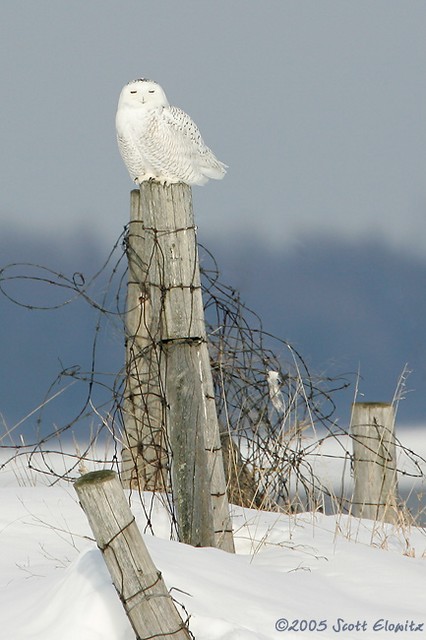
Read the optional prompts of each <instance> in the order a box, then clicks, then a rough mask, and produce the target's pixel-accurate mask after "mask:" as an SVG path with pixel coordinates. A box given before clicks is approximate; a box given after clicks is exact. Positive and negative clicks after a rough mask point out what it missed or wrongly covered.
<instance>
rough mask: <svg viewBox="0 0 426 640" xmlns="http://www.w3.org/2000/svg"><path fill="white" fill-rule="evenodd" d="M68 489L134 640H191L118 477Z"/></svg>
mask: <svg viewBox="0 0 426 640" xmlns="http://www.w3.org/2000/svg"><path fill="white" fill-rule="evenodd" d="M74 487H75V490H76V492H77V495H78V497H79V500H80V504H81V506H82V508H83V510H84V512H85V513H86V515H87V518H88V520H89V524H90V527H91V529H92V531H93V534H94V536H95V539H96V542H97V545H98V547H99V549H100V550H101V551H102V554H103V558H104V560H105V563H106V565H107V567H108V570H109V572H110V575H111V578H112V582H113V584H114V587H115V588H116V590H117V593H118V595H119V598H120V600H121V602H122V603H123V606H124V609H125V611H126V614H127V617H128V618H129V620H130V623H131V625H132V627H133V629H134V631H135V634H136V637H137V638H140V640H144V639H146V638H159V639H161V638H163V639H164V640H188V639H189V638H190V637H192V636H191V635H190V633H189V631H188V629H187V627H186V626H185V624H184V622H183V621H182V619H181V617H180V615H179V613H178V611H177V609H176V606H175V604H174V602H173V600H172V598H171V597H170V594H169V592H168V590H167V587H166V585H165V584H164V582H163V578H162V577H161V573H160V572H159V571H158V569H157V568H156V567H155V565H154V563H153V561H152V559H151V556H150V555H149V552H148V549H147V548H146V545H145V543H144V541H143V538H142V536H141V533H140V531H139V529H138V527H137V524H136V522H135V518H134V516H133V514H132V512H131V511H130V508H129V505H128V503H127V500H126V497H125V495H124V492H123V489H122V486H121V484H120V481H119V479H118V476H117V475H116V474H115V473H114V471H93V472H91V473H87V474H86V475H84V476H82V477H81V478H79V479H78V480H77V481H76V482H75V484H74Z"/></svg>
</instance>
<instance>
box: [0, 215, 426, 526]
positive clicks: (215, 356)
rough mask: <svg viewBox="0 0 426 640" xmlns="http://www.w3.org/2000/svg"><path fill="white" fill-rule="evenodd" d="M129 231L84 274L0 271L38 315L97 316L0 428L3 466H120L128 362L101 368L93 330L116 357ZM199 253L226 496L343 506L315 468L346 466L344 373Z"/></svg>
mask: <svg viewBox="0 0 426 640" xmlns="http://www.w3.org/2000/svg"><path fill="white" fill-rule="evenodd" d="M127 236H128V227H126V228H125V229H124V231H123V233H122V234H121V235H120V237H119V238H118V240H117V242H116V243H115V244H114V246H113V248H112V250H111V252H110V253H109V255H108V256H107V259H106V260H105V261H104V263H103V264H102V265H101V267H100V268H99V269H98V270H97V271H96V272H95V273H94V274H93V275H92V276H91V277H89V278H87V277H86V276H85V275H84V274H83V273H81V272H79V271H76V272H75V273H73V274H71V275H70V276H66V275H64V274H63V273H60V272H57V271H55V270H53V269H49V268H47V267H45V266H41V265H37V264H30V263H14V264H10V265H6V266H5V267H3V268H2V269H0V292H1V294H2V295H3V296H5V298H6V299H7V300H9V301H10V302H11V303H13V304H16V305H18V306H20V307H23V308H26V309H29V310H31V311H33V312H36V311H39V312H46V311H49V310H50V311H51V310H55V309H60V308H62V307H65V306H67V305H71V304H74V303H76V301H83V302H84V303H85V304H86V305H88V306H89V307H91V308H92V309H93V310H94V311H95V312H96V314H97V316H96V321H95V323H94V330H93V339H92V343H91V352H90V362H89V366H88V367H87V368H86V369H83V368H82V367H81V366H78V365H73V366H72V367H66V366H64V367H63V368H62V369H61V371H60V372H59V373H58V375H57V377H56V379H55V380H54V381H53V382H52V384H51V385H50V387H49V389H48V390H47V393H46V395H45V397H44V398H43V399H42V401H41V402H40V404H39V406H38V407H36V408H35V409H34V410H33V411H31V413H30V414H29V415H28V416H27V417H26V419H23V420H21V421H19V422H18V423H17V424H16V425H13V426H11V427H9V426H6V425H5V428H4V434H3V436H2V437H1V438H0V448H1V449H3V451H4V452H5V453H6V456H5V458H4V459H3V460H2V461H1V464H0V469H5V468H7V467H10V466H11V465H13V464H16V463H17V461H18V460H20V459H22V460H25V463H26V465H27V467H28V469H29V470H30V471H32V472H36V473H37V474H42V475H43V476H45V477H46V478H47V479H48V481H49V482H50V483H55V482H57V481H59V480H60V479H65V480H71V481H72V480H75V479H76V477H78V476H79V475H80V474H81V473H82V472H84V471H87V470H91V469H92V468H93V467H95V466H96V465H99V464H102V465H103V466H104V467H108V468H115V469H116V470H117V471H118V472H120V462H121V448H122V446H123V433H124V429H125V425H124V419H123V393H124V388H125V380H126V367H125V365H124V364H123V366H122V367H120V368H119V370H118V371H111V372H102V371H100V370H99V367H98V357H99V349H100V346H99V340H100V335H101V333H102V330H103V328H104V326H105V325H108V330H109V331H111V330H113V331H115V333H116V335H118V336H121V337H122V339H123V360H124V336H126V283H127V263H126V251H127V249H128V245H127ZM199 253H200V262H201V283H202V291H203V300H204V309H205V315H206V328H207V334H208V345H209V353H210V360H211V367H212V374H213V381H214V387H215V398H216V407H217V413H218V420H219V424H220V427H221V439H222V446H223V449H224V457H225V465H226V468H227V475H228V483H229V485H230V494H231V501H233V502H237V503H240V504H243V505H245V506H256V507H259V506H262V507H264V508H268V509H271V508H279V509H282V508H285V509H289V510H300V509H304V510H305V509H318V508H321V509H326V500H327V498H328V499H332V498H333V499H335V500H336V501H337V502H339V504H340V507H344V506H345V505H346V506H347V504H348V499H347V497H346V498H345V496H344V495H343V494H344V493H345V489H346V488H345V487H344V486H343V485H342V486H341V495H340V496H338V497H336V495H335V494H334V493H333V491H334V490H333V489H331V488H330V486H328V485H326V484H325V483H324V482H323V481H322V480H321V478H320V476H319V473H318V466H317V462H318V460H319V459H321V460H324V459H328V460H334V461H337V460H339V461H340V462H341V464H342V468H344V470H346V471H348V470H349V472H350V469H351V465H352V452H351V451H350V450H349V445H350V437H351V436H350V434H349V433H348V430H347V429H345V428H344V427H342V426H341V425H340V424H339V422H338V421H337V420H336V418H335V412H336V404H335V400H334V396H335V394H336V393H338V392H339V391H342V390H344V389H346V388H347V387H348V386H349V384H350V382H349V380H348V379H347V376H341V377H336V378H333V377H328V376H319V375H318V376H317V375H314V374H313V373H312V372H311V371H310V369H309V367H308V365H307V363H306V361H305V360H304V358H303V357H302V355H301V354H300V353H299V352H298V351H297V350H296V349H295V348H294V347H293V346H292V345H291V344H289V343H288V342H287V341H285V340H284V339H281V338H278V337H276V336H274V335H272V334H270V333H268V332H267V331H266V330H265V329H264V328H263V324H262V321H261V319H260V317H259V316H258V315H257V314H256V313H255V312H254V311H252V310H251V309H249V308H248V307H247V306H246V305H245V304H244V303H243V302H242V301H241V298H240V295H239V293H238V291H237V290H236V289H234V288H233V287H231V286H229V285H227V284H224V283H223V282H222V281H221V278H220V272H219V268H218V265H217V263H216V261H215V259H214V257H213V255H212V254H211V253H210V252H209V251H208V250H207V249H206V248H205V247H203V246H201V245H199ZM29 282H30V283H31V284H32V285H38V286H43V287H47V291H48V299H47V301H46V302H41V301H40V297H38V298H36V299H35V300H31V301H29V300H28V297H27V296H28V291H27V290H26V291H25V292H24V294H22V295H23V296H24V297H20V296H19V295H18V289H19V286H20V285H23V284H24V285H25V284H26V283H29ZM35 294H36V296H37V291H35ZM54 296H56V298H55V297H54ZM407 373H408V372H407V371H404V375H403V376H402V378H401V379H402V383H401V385H402V386H401V388H400V389H399V390H398V396H397V397H396V398H395V403H396V404H397V403H398V402H399V400H400V398H401V394H402V393H403V389H404V386H405V380H406V376H407ZM74 385H80V386H82V387H83V389H84V398H83V400H82V401H81V403H80V405H79V406H78V407H77V409H76V412H75V415H73V416H72V417H71V418H70V419H68V420H66V421H65V422H64V423H62V424H61V423H57V422H56V421H55V424H54V427H52V428H51V429H48V430H47V432H45V429H46V424H45V423H46V420H45V412H46V410H47V408H48V407H49V406H50V405H51V404H52V403H54V402H55V400H57V398H58V397H59V396H62V394H64V393H67V392H68V391H69V389H70V388H71V387H73V386H74ZM30 420H31V421H32V422H33V423H34V436H33V438H32V439H31V438H29V436H28V435H27V436H26V439H25V438H24V436H23V435H22V427H23V425H25V423H28V422H29V421H30ZM78 425H85V428H86V431H85V436H84V438H83V440H84V443H83V445H81V443H77V441H76V440H75V438H74V448H70V447H69V445H67V446H65V444H64V437H65V435H67V434H71V433H72V432H73V430H74V429H76V427H77V426H78ZM41 426H43V427H44V429H43V430H42V429H41ZM27 431H28V429H26V432H27ZM330 442H332V445H333V446H332V447H331V448H330V446H329V445H330ZM327 446H328V449H327ZM396 446H397V448H398V451H399V460H400V461H401V459H403V462H401V463H399V464H400V466H399V468H398V471H399V472H400V473H401V474H402V475H404V476H406V477H407V476H410V477H412V478H416V479H423V477H424V475H423V469H422V464H423V463H424V462H425V461H424V459H423V458H421V457H420V456H418V455H416V454H415V453H414V452H413V451H411V450H410V449H408V448H406V447H404V446H402V444H401V442H400V441H399V440H397V441H396ZM102 448H103V453H102V454H101V453H100V451H102ZM325 449H327V450H326V451H325ZM7 452H10V455H9V454H8V453H7ZM58 459H60V464H61V466H59V465H58ZM148 522H149V518H148Z"/></svg>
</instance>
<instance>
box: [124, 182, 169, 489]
mask: <svg viewBox="0 0 426 640" xmlns="http://www.w3.org/2000/svg"><path fill="white" fill-rule="evenodd" d="M147 240H149V241H151V238H149V237H147V232H146V230H144V227H143V225H142V222H141V217H140V194H139V191H136V190H134V191H132V192H131V195H130V225H129V232H128V234H127V238H126V243H127V246H126V249H127V261H128V282H127V301H126V323H125V324H126V379H125V390H124V404H123V409H124V413H123V415H124V426H125V430H124V434H123V436H124V437H123V440H124V442H123V445H124V446H123V449H122V470H121V480H122V482H123V485H124V486H128V487H135V488H138V489H140V490H141V491H144V490H146V491H165V490H167V488H169V485H170V483H169V478H168V475H169V471H170V463H169V456H168V446H167V442H166V428H165V425H166V415H165V397H164V389H163V388H162V385H161V378H160V360H161V315H162V310H161V307H162V301H161V296H160V295H155V293H156V292H155V291H154V292H153V291H151V290H150V285H149V275H148V274H149V273H152V271H153V269H157V263H156V261H154V262H153V261H152V257H153V256H152V255H151V253H149V252H150V251H151V246H147ZM150 244H151V242H150ZM157 277H158V276H157ZM157 293H159V292H157Z"/></svg>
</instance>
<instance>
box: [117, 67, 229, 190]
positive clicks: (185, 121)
mask: <svg viewBox="0 0 426 640" xmlns="http://www.w3.org/2000/svg"><path fill="white" fill-rule="evenodd" d="M116 127H117V140H118V147H119V149H120V153H121V156H122V158H123V160H124V164H125V165H126V167H127V169H128V171H129V173H130V177H131V178H132V180H134V181H135V182H136V183H137V184H139V183H141V182H144V181H147V180H156V181H158V182H161V183H162V184H172V183H175V182H184V183H185V184H189V185H192V184H205V183H206V182H207V180H208V179H209V178H214V179H215V180H220V179H221V178H223V176H224V175H225V173H226V165H225V164H223V162H220V161H219V160H217V158H216V157H215V156H214V154H213V152H212V151H211V150H210V149H209V148H208V147H207V146H206V144H205V143H204V141H203V139H202V137H201V134H200V132H199V130H198V127H197V126H196V124H195V123H194V122H193V121H192V120H191V118H190V117H189V116H188V115H187V114H186V113H185V112H184V111H182V110H181V109H178V108H177V107H171V106H170V105H169V103H168V100H167V98H166V94H165V93H164V91H163V89H162V88H161V87H160V85H159V84H157V83H156V82H154V81H153V80H147V79H145V78H141V79H139V80H134V81H132V82H129V84H127V85H126V86H125V87H124V88H123V90H122V91H121V94H120V99H119V101H118V109H117V116H116Z"/></svg>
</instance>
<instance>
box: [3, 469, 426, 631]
mask: <svg viewBox="0 0 426 640" xmlns="http://www.w3.org/2000/svg"><path fill="white" fill-rule="evenodd" d="M1 480H2V478H1V475H0V500H1V505H2V508H1V513H0V542H1V548H2V554H1V556H0V619H1V637H3V638H7V639H8V640H24V639H28V638H30V639H32V640H101V639H102V640H134V638H135V636H134V633H133V631H132V629H131V627H130V624H129V622H128V620H127V618H126V616H125V614H124V611H123V609H122V606H121V603H120V601H119V599H118V597H117V594H116V592H115V590H114V588H113V586H112V584H111V580H110V578H109V574H108V571H107V569H106V566H105V564H104V561H103V558H102V556H101V553H100V551H99V550H98V549H97V548H96V545H95V543H94V541H93V540H92V539H91V532H90V529H89V525H88V523H87V520H86V517H85V515H84V513H83V511H82V510H81V508H80V506H79V505H78V501H77V497H76V494H75V492H74V489H73V487H72V486H71V485H69V484H66V483H63V484H59V485H55V486H53V487H48V486H43V485H42V484H37V483H36V484H35V485H34V486H18V484H17V482H15V483H14V484H13V483H12V481H11V478H10V476H8V478H7V481H6V482H5V483H4V484H3V483H2V482H1ZM21 480H22V478H21ZM144 499H145V500H146V501H148V502H150V501H152V496H150V495H145V496H144ZM131 504H132V510H133V512H134V514H135V516H136V520H137V522H138V524H139V526H140V528H141V531H144V530H145V529H146V527H145V525H146V517H145V516H144V509H143V505H142V504H141V499H140V497H139V496H137V495H134V496H132V499H131ZM150 506H151V507H152V506H153V508H152V509H151V511H150V513H151V515H152V522H153V528H154V531H155V536H153V535H151V534H150V533H144V539H145V542H146V544H147V546H148V549H149V551H150V553H151V555H152V557H153V560H154V562H155V564H156V566H157V567H158V568H159V569H160V571H161V572H162V574H163V577H164V580H165V582H166V584H167V586H168V588H169V589H170V590H171V593H172V595H173V597H174V598H175V600H176V601H177V603H179V604H178V607H179V610H180V612H181V615H182V616H183V617H184V618H186V617H187V616H190V618H189V625H190V629H191V631H192V633H193V634H194V635H195V637H196V638H197V640H231V639H232V640H264V639H265V640H266V639H272V638H280V637H283V638H285V637H292V638H293V637H297V638H312V637H315V636H318V635H319V636H320V637H321V638H336V637H337V636H340V637H343V638H348V639H349V638H354V637H362V638H377V637H378V638H390V637H395V635H397V637H401V638H409V637H414V638H426V629H425V627H426V624H425V623H426V607H425V596H424V593H425V586H426V536H425V533H424V531H423V529H420V528H416V527H411V528H409V527H401V528H394V527H392V526H391V525H384V524H383V523H373V522H370V521H366V520H358V519H355V518H352V517H350V516H344V515H335V516H326V515H323V514H320V513H305V514H297V515H286V514H277V513H267V512H261V511H255V510H250V509H242V508H240V507H233V509H232V513H233V523H234V531H235V542H236V549H237V553H236V554H235V555H232V554H227V553H225V552H222V551H220V550H217V549H210V548H204V549H195V548H192V547H189V546H187V545H184V544H180V543H178V542H176V541H173V540H170V539H169V534H170V525H169V519H168V517H167V513H166V511H165V509H164V508H163V506H162V504H161V503H160V501H159V500H158V499H157V500H156V501H155V502H154V504H153V505H152V504H151V505H150ZM181 607H183V608H181ZM286 621H287V622H286ZM386 621H387V622H386ZM293 622H294V627H295V631H290V630H284V629H285V627H286V624H291V623H293ZM276 625H277V629H279V628H282V629H283V630H282V631H279V630H277V629H276ZM386 625H387V626H386ZM395 625H400V627H395ZM410 625H411V627H410ZM419 625H420V629H419V630H417V631H415V630H414V629H415V628H416V627H418V626H419ZM309 626H310V628H311V629H312V630H309ZM297 629H299V630H298V631H297V633H296V630H297ZM314 629H316V630H314ZM395 629H397V631H395ZM398 629H400V630H399V631H398Z"/></svg>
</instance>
